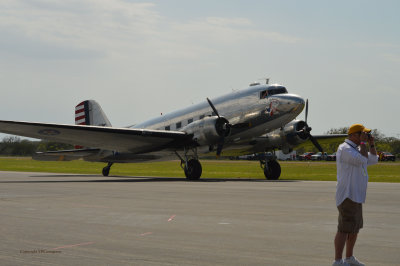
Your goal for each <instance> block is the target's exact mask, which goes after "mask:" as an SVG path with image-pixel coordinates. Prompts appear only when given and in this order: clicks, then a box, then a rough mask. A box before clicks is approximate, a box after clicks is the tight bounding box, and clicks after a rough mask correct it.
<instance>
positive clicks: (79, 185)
mask: <svg viewBox="0 0 400 266" xmlns="http://www.w3.org/2000/svg"><path fill="white" fill-rule="evenodd" d="M335 185H336V183H335V182H297V181H294V182H289V181H277V182H271V181H266V180H258V181H254V180H253V181H252V180H229V179H226V180H215V179H203V180H202V181H199V182H188V181H186V180H185V179H182V178H151V177H121V176H119V177H118V176H116V177H103V176H96V175H72V174H50V173H20V172H0V225H1V226H0V237H1V241H0V264H1V265H331V264H332V261H333V256H334V247H333V238H334V235H335V233H336V226H337V209H336V206H335V201H334V193H335ZM399 190H400V184H388V183H370V184H369V188H368V193H367V202H366V204H365V205H364V229H362V230H361V232H360V235H359V239H358V241H357V244H356V249H355V255H356V256H357V257H358V258H359V259H360V260H361V261H363V262H364V263H366V265H399V262H400V244H399V243H400V204H399V203H400V193H399Z"/></svg>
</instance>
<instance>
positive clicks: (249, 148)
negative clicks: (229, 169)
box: [207, 134, 347, 156]
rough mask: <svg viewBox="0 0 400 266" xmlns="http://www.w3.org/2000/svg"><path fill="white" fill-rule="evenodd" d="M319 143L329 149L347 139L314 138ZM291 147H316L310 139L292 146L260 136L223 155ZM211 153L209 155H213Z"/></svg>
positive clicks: (232, 145)
mask: <svg viewBox="0 0 400 266" xmlns="http://www.w3.org/2000/svg"><path fill="white" fill-rule="evenodd" d="M313 137H314V138H315V139H316V140H318V142H319V143H320V144H321V145H322V147H327V146H329V145H338V143H339V144H340V143H341V142H343V141H344V139H345V138H346V137H347V135H346V134H327V135H315V136H313ZM275 140H276V139H275ZM286 145H289V146H290V147H291V148H292V149H293V150H295V149H299V148H304V149H313V148H314V147H315V146H314V144H313V143H312V142H311V140H310V139H308V140H304V141H302V142H300V143H294V144H290V143H288V142H287V140H286V139H285V138H282V139H280V141H278V142H276V141H273V140H271V138H269V137H268V136H260V137H256V138H253V139H252V140H250V141H248V142H238V143H230V144H229V145H227V147H226V148H225V149H224V151H223V153H222V155H223V156H240V155H249V154H254V153H263V152H265V151H272V150H274V149H275V150H280V149H282V148H283V146H286ZM211 154H212V152H210V153H209V154H207V155H211Z"/></svg>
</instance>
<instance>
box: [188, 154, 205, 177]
mask: <svg viewBox="0 0 400 266" xmlns="http://www.w3.org/2000/svg"><path fill="white" fill-rule="evenodd" d="M202 172H203V169H202V167H201V164H200V162H199V161H198V160H196V159H190V160H189V161H188V163H187V165H185V176H186V179H187V180H199V179H200V176H201V174H202Z"/></svg>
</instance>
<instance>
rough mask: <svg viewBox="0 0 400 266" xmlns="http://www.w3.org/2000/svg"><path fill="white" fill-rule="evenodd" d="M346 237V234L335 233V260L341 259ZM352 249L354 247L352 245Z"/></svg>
mask: <svg viewBox="0 0 400 266" xmlns="http://www.w3.org/2000/svg"><path fill="white" fill-rule="evenodd" d="M347 235H348V234H346V233H341V232H339V231H338V232H337V233H336V236H335V260H340V259H342V256H343V250H344V246H345V244H346V240H347ZM354 243H355V242H354ZM353 247H354V245H353ZM346 254H347V250H346Z"/></svg>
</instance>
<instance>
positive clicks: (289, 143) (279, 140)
mask: <svg viewBox="0 0 400 266" xmlns="http://www.w3.org/2000/svg"><path fill="white" fill-rule="evenodd" d="M307 127H308V126H307V123H306V122H304V121H301V120H298V121H292V122H290V123H288V124H287V125H285V127H284V128H282V129H279V130H276V131H274V132H271V133H269V134H267V136H268V141H269V145H271V146H272V147H273V148H277V149H281V150H282V152H283V153H285V154H288V153H290V152H291V151H292V150H293V147H295V146H297V145H299V144H301V143H303V142H305V141H307V140H308V138H309V135H308V134H307V133H306V132H305V128H307Z"/></svg>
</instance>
